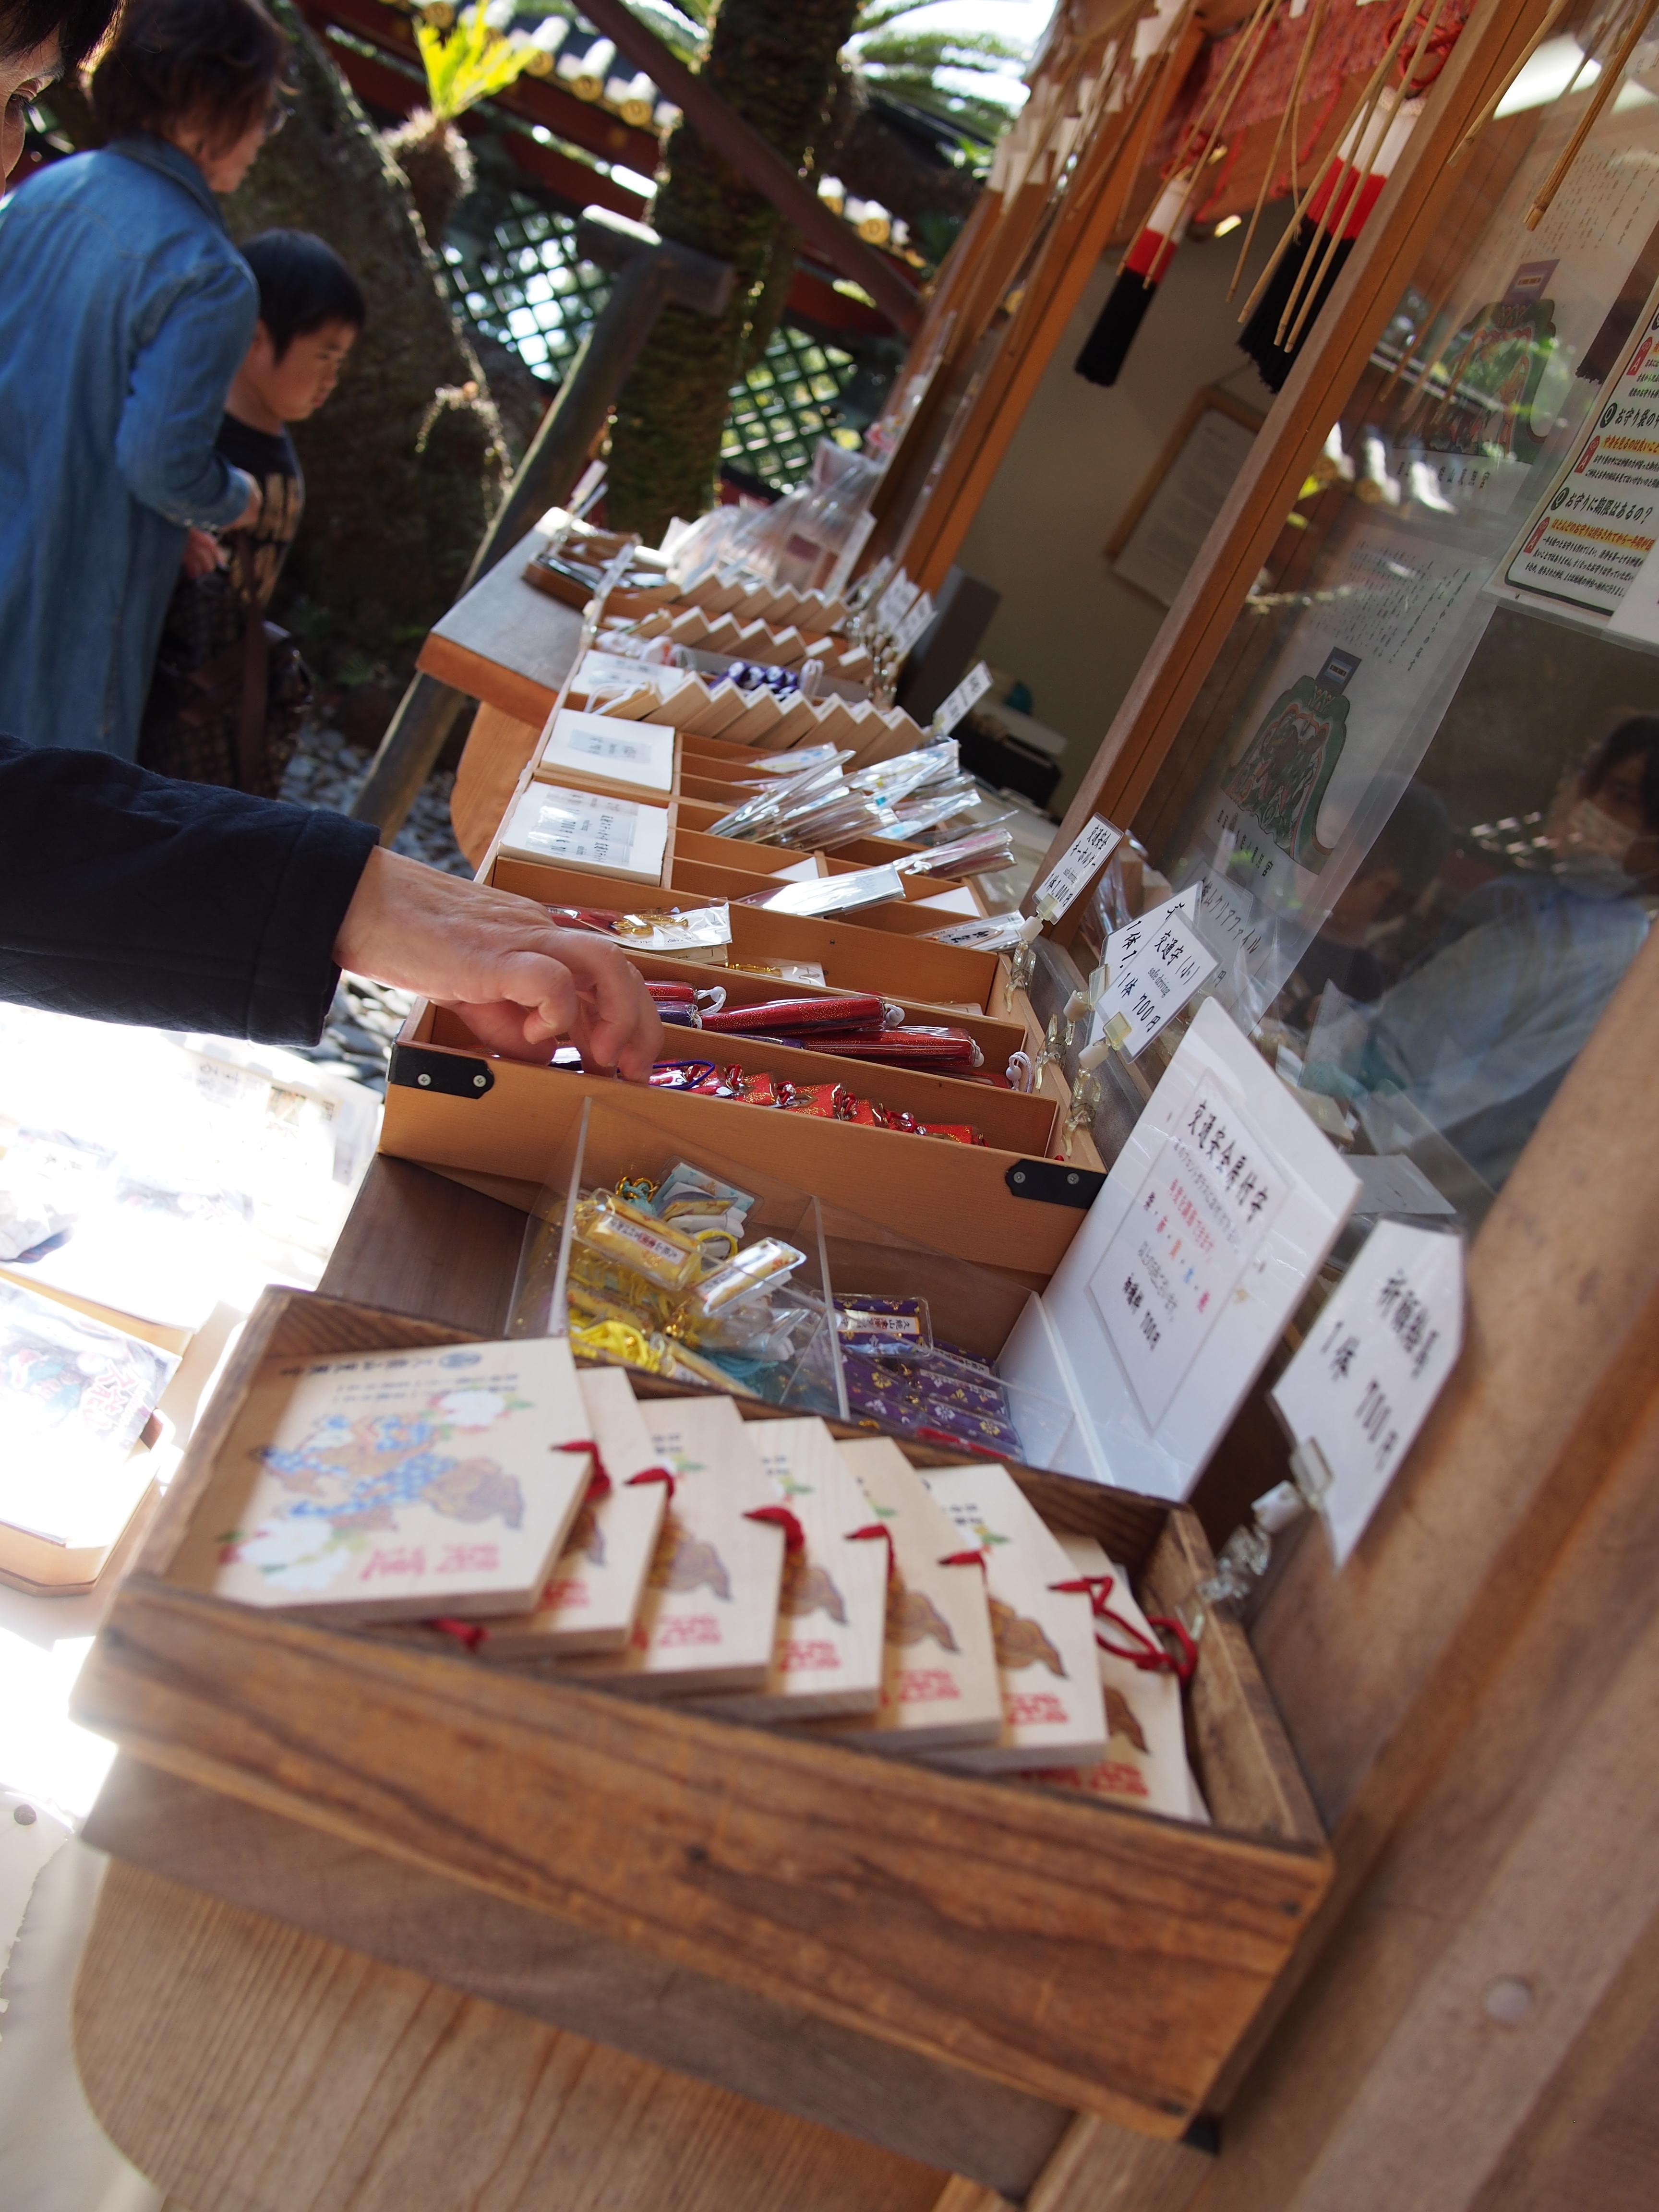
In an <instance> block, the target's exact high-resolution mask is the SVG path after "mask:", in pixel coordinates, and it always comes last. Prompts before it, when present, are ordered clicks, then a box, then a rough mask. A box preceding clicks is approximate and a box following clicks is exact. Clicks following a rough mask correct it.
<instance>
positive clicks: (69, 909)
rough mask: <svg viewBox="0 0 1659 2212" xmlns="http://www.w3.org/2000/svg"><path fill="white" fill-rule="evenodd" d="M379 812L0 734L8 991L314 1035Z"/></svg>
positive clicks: (74, 1005)
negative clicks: (247, 790)
mask: <svg viewBox="0 0 1659 2212" xmlns="http://www.w3.org/2000/svg"><path fill="white" fill-rule="evenodd" d="M377 840H378V833H377V832H376V830H375V829H374V828H373V826H372V825H371V824H370V823H364V822H353V821H350V820H349V819H348V818H347V817H345V816H343V815H340V814H331V813H327V812H325V811H313V810H312V809H310V808H307V807H303V806H289V805H283V804H281V803H280V802H278V801H276V800H272V799H251V798H248V797H247V796H246V794H244V793H241V792H238V791H228V790H225V789H222V787H219V786H217V785H215V784H201V783H179V782H175V781H173V780H172V779H170V778H168V777H166V776H160V775H150V774H149V772H148V770H146V769H141V768H137V767H135V766H133V764H132V763H131V762H128V761H122V760H116V759H113V758H112V757H111V756H110V755H108V754H106V753H95V752H79V751H71V750H65V749H63V748H60V747H56V746H41V747H34V746H29V745H23V744H16V743H15V741H14V740H12V739H11V738H0V998H5V999H13V1000H21V1002H22V1003H23V1004H24V1005H25V1006H40V1007H44V1008H46V1009H47V1010H49V1011H51V1012H57V1013H66V1014H85V1015H89V1016H91V1017H93V1018H95V1019H97V1020H100V1021H113V1022H144V1023H149V1024H152V1025H154V1026H155V1027H156V1028H158V1029H175V1030H207V1031H210V1033H212V1034H213V1035H215V1036H240V1037H249V1038H252V1040H254V1041H255V1042H258V1043H262V1044H310V1043H313V1042H315V1041H316V1039H317V1038H318V1037H319V1036H320V1035H321V1033H322V1026H323V1022H324V1019H325V1017H326V1015H327V1012H328V1008H329V1002H330V1000H331V998H332V997H333V995H334V987H335V985H336V983H337V981H339V971H338V969H337V968H336V967H335V964H334V949H333V948H334V940H335V938H336V937H337V934H338V933H339V928H340V924H341V921H343V918H344V915H345V910H346V908H347V907H348V906H349V904H350V903H351V897H352V894H353V892H354V891H355V890H356V888H357V883H358V878H360V877H361V876H362V872H363V870H364V868H365V866H367V865H368V856H369V854H370V853H371V852H372V851H373V850H374V846H375V844H376V842H377Z"/></svg>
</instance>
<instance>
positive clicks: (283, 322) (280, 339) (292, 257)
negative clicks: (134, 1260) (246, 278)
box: [242, 230, 368, 361]
mask: <svg viewBox="0 0 1659 2212" xmlns="http://www.w3.org/2000/svg"><path fill="white" fill-rule="evenodd" d="M242 258H243V260H244V261H246V264H247V265H248V267H249V268H250V269H251V270H252V271H253V274H254V276H255V278H256V280H257V282H258V287H259V320H260V321H261V322H262V323H263V324H264V326H265V328H266V329H267V330H268V331H270V338H271V343H272V344H273V345H274V346H275V347H276V358H277V360H278V361H280V360H281V359H282V357H283V355H284V354H285V353H286V352H287V351H288V349H289V347H290V346H291V345H292V344H293V343H294V341H295V338H303V337H309V336H310V335H311V333H312V331H319V330H321V329H322V327H323V325H324V324H325V323H349V324H350V325H351V327H352V329H353V330H354V331H360V330H362V326H363V325H364V324H365V323H366V322H367V321H368V307H366V305H365V304H364V301H363V295H362V290H361V289H360V287H359V285H358V283H357V279H356V277H355V276H353V275H352V273H351V271H350V270H349V269H348V268H347V267H346V265H345V264H344V262H343V261H342V260H341V258H340V257H339V255H338V254H337V252H335V251H334V248H333V247H332V246H325V244H324V243H323V241H322V240H321V239H320V238H313V236H312V234H311V233H310V232H309V231H308V230H262V231H261V232H260V233H259V235H258V237H257V238H250V239H249V240H248V241H247V243H246V246H243V248H242Z"/></svg>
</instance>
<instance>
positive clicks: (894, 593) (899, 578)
mask: <svg viewBox="0 0 1659 2212" xmlns="http://www.w3.org/2000/svg"><path fill="white" fill-rule="evenodd" d="M920 590H921V586H920V585H919V584H913V583H912V582H911V581H910V579H909V578H908V576H907V575H906V574H905V573H904V571H903V569H902V568H901V569H900V570H899V572H898V574H897V575H896V576H895V577H894V579H893V580H892V582H891V583H890V584H889V586H887V589H886V590H885V591H884V592H883V593H882V595H881V597H880V598H879V599H878V600H877V601H876V628H877V629H878V630H880V631H881V632H882V633H883V634H884V635H886V636H889V637H890V636H891V635H892V634H893V631H894V629H895V628H896V626H897V624H898V623H901V622H902V621H903V619H904V617H905V616H906V614H907V613H908V611H909V608H910V603H911V601H912V600H913V599H915V596H916V594H917V592H919V591H920Z"/></svg>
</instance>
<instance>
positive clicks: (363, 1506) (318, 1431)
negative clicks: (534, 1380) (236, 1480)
mask: <svg viewBox="0 0 1659 2212" xmlns="http://www.w3.org/2000/svg"><path fill="white" fill-rule="evenodd" d="M530 1402H531V1401H530V1400H529V1399H527V1398H521V1397H518V1396H515V1395H513V1394H512V1393H510V1392H508V1391H506V1390H499V1389H478V1388H476V1387H467V1386H465V1385H462V1386H459V1387H452V1388H450V1389H445V1390H441V1391H438V1392H435V1394H434V1395H433V1396H432V1397H431V1398H430V1399H429V1400H428V1401H427V1404H426V1406H425V1407H423V1408H422V1410H421V1411H419V1412H417V1413H362V1414H359V1415H358V1416H357V1417H356V1419H349V1418H348V1417H347V1416H346V1415H345V1414H343V1413H331V1414H327V1415H325V1416H324V1418H323V1419H320V1420H319V1421H318V1422H317V1423H316V1425H315V1426H314V1427H313V1429H312V1431H311V1432H310V1434H309V1435H308V1436H307V1437H306V1438H305V1440H304V1441H303V1443H299V1444H297V1445H294V1446H291V1447H284V1446H282V1445H277V1444H262V1445H260V1446H259V1447H258V1449H256V1450H255V1451H253V1452H252V1454H251V1455H250V1456H251V1457H252V1458H253V1459H256V1460H258V1462H260V1464H261V1465H262V1466H263V1467H264V1468H265V1470H266V1471H267V1473H269V1474H272V1475H274V1476H275V1477H276V1480H277V1482H278V1483H280V1484H281V1486H282V1487H283V1489H284V1490H285V1491H288V1492H290V1493H291V1497H290V1498H289V1499H288V1500H285V1501H283V1502H280V1503H277V1504H274V1505H273V1504H272V1503H271V1501H270V1493H269V1492H268V1490H267V1491H264V1492H263V1493H262V1495H261V1498H260V1507H261V1512H260V1517H259V1519H258V1522H257V1523H256V1525H255V1526H254V1527H253V1528H251V1529H246V1530H244V1529H240V1528H238V1529H233V1530H231V1531H230V1532H229V1533H228V1534H227V1535H225V1536H224V1537H223V1538H222V1540H221V1544H222V1548H221V1550H220V1554H219V1558H220V1563H221V1565H226V1566H228V1565H233V1564H234V1563H235V1562H237V1561H240V1562H241V1563H242V1564H244V1565H247V1566H252V1567H258V1569H259V1571H260V1572H261V1573H262V1574H263V1575H264V1576H265V1577H267V1578H268V1579H269V1580H270V1581H271V1582H273V1583H276V1584H278V1585H279V1586H280V1587H282V1588H283V1589H292V1590H303V1589H326V1588H327V1587H328V1585H329V1584H330V1583H332V1582H333V1581H334V1579H335V1577H336V1576H337V1574H338V1572H339V1571H340V1568H341V1565H342V1564H343V1562H342V1559H341V1553H342V1552H343V1551H345V1552H356V1551H360V1550H362V1548H363V1547H364V1546H365V1545H366V1544H367V1543H368V1540H369V1539H370V1538H371V1537H372V1536H374V1535H375V1534H382V1533H385V1532H387V1531H393V1532H396V1531H398V1529H399V1528H400V1527H401V1522H400V1520H399V1516H400V1515H401V1514H402V1513H404V1511H406V1510H408V1509H410V1507H413V1506H422V1505H423V1506H426V1507H428V1508H429V1509H430V1510H431V1511H433V1512H435V1513H437V1514H441V1516H443V1517H444V1519H446V1520H448V1521H462V1522H481V1521H501V1522H504V1523H505V1525H506V1526H507V1528H521V1527H522V1526H523V1525H524V1510H525V1501H524V1492H522V1491H521V1490H520V1487H519V1483H518V1480H517V1478H516V1477H515V1476H513V1475H511V1474H505V1473H504V1472H503V1471H502V1469H501V1466H500V1464H499V1463H498V1462H496V1461H495V1460H493V1459H489V1458H487V1457H484V1456H483V1455H482V1454H481V1453H478V1452H477V1451H473V1450H469V1449H468V1446H469V1445H471V1444H472V1443H474V1441H475V1440H479V1441H481V1440H482V1439H483V1437H486V1436H487V1435H488V1433H489V1431H490V1430H491V1429H493V1428H495V1426H496V1425H498V1424H499V1423H500V1422H501V1421H503V1420H505V1419H507V1417H508V1416H509V1415H511V1414H513V1413H523V1412H524V1411H526V1409H527V1408H528V1407H529V1405H530Z"/></svg>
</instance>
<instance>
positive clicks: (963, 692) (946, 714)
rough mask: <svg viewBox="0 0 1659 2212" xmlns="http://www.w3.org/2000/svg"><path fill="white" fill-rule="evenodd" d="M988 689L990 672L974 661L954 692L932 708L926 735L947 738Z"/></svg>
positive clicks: (983, 665) (982, 663)
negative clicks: (931, 716) (931, 717)
mask: <svg viewBox="0 0 1659 2212" xmlns="http://www.w3.org/2000/svg"><path fill="white" fill-rule="evenodd" d="M990 688H991V671H990V670H989V669H988V668H987V666H986V665H985V663H984V662H983V661H982V660H976V661H975V663H974V665H973V666H972V667H971V668H970V669H969V671H968V673H967V674H966V675H965V676H964V677H963V679H962V681H961V683H960V684H957V688H956V690H954V691H952V692H950V693H949V694H947V696H945V698H944V699H943V700H942V701H941V702H940V703H939V706H938V707H936V708H934V710H933V720H932V721H931V722H930V723H929V724H928V726H927V733H928V735H929V736H930V737H933V738H948V737H949V736H950V734H951V731H952V730H954V729H955V727H956V726H957V723H958V722H959V721H960V720H962V718H963V715H964V714H967V713H968V712H969V709H970V708H974V707H976V706H977V705H978V704H979V702H980V701H981V699H982V698H983V697H984V696H985V695H986V693H987V691H988V690H990Z"/></svg>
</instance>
